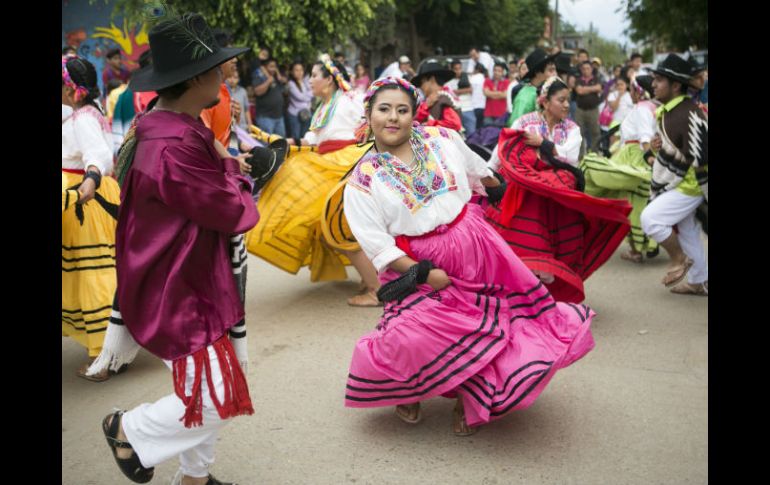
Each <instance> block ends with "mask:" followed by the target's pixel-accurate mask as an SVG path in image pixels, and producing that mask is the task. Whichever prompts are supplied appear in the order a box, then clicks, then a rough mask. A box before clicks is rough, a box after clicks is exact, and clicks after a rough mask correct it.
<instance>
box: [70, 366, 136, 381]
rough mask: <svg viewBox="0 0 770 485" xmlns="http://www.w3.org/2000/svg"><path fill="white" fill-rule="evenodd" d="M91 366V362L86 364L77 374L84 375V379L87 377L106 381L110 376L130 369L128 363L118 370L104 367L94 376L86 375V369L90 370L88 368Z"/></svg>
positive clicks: (92, 379) (90, 379) (87, 378)
mask: <svg viewBox="0 0 770 485" xmlns="http://www.w3.org/2000/svg"><path fill="white" fill-rule="evenodd" d="M90 366H91V363H88V364H85V365H84V366H83V367H81V368H80V369H78V372H77V376H78V377H82V378H83V379H86V380H88V381H91V382H104V381H106V380H109V378H110V377H112V376H114V375H118V374H122V373H124V372H126V369H128V364H123V365H121V366H120V367H119V368H118V370H116V371H114V370H109V369H104V370H103V371H101V372H99V373H98V374H94V375H92V376H89V375H86V371H88V368H89V367H90Z"/></svg>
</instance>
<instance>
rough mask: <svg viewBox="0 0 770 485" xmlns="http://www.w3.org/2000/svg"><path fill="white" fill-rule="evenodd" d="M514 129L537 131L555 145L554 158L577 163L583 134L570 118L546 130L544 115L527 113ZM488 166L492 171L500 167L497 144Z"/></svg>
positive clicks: (574, 164) (546, 124) (573, 164)
mask: <svg viewBox="0 0 770 485" xmlns="http://www.w3.org/2000/svg"><path fill="white" fill-rule="evenodd" d="M511 128H512V129H514V130H523V131H528V132H530V133H539V134H540V136H542V137H543V139H545V140H550V141H552V142H553V144H554V146H555V147H556V158H558V159H559V160H561V161H562V162H565V163H569V164H570V165H572V166H573V167H577V165H578V157H579V156H580V145H581V144H582V143H583V135H581V134H580V127H579V126H578V125H577V124H575V122H574V121H572V120H570V119H568V118H567V119H564V120H562V121H560V122H559V123H556V124H555V125H554V127H553V129H552V130H551V131H550V132H549V131H548V123H547V122H546V121H545V117H544V116H543V115H542V114H541V113H539V112H533V113H527V114H525V115H523V116H521V117H519V119H517V120H516V121H514V122H513V125H512V126H511ZM487 165H488V166H489V168H491V169H492V170H494V171H498V170H499V169H500V157H499V156H498V154H497V145H495V148H494V149H493V150H492V157H491V158H490V159H489V161H488V162H487Z"/></svg>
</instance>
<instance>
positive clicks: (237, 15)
mask: <svg viewBox="0 0 770 485" xmlns="http://www.w3.org/2000/svg"><path fill="white" fill-rule="evenodd" d="M92 1H93V0H92ZM392 1H393V0H184V1H167V2H165V3H166V4H168V5H170V6H171V7H173V8H176V9H177V10H178V11H183V12H198V13H200V14H201V15H203V16H204V17H205V18H206V21H207V22H208V23H209V25H210V26H212V27H218V28H222V29H227V30H229V31H230V32H231V33H232V34H233V39H234V41H235V44H237V45H243V46H247V47H251V48H252V49H253V50H257V49H258V48H260V47H263V46H264V47H269V48H270V49H272V51H273V56H274V57H276V58H277V59H278V60H279V61H281V62H287V61H290V60H292V59H293V58H295V57H299V58H302V59H313V58H315V56H316V55H317V53H318V52H319V51H324V52H329V51H330V50H331V49H332V48H333V47H334V45H335V44H336V43H338V42H343V41H344V40H346V39H347V38H348V37H351V36H353V37H357V36H363V35H364V34H365V33H366V32H367V25H368V22H369V20H370V19H372V18H373V15H374V14H373V12H374V9H376V8H377V7H378V6H379V5H382V4H388V3H392ZM148 3H158V2H146V1H144V0H115V2H114V4H113V16H116V15H123V16H124V17H125V18H126V19H127V20H128V21H129V23H141V22H143V21H144V17H143V11H144V8H145V5H146V4H148Z"/></svg>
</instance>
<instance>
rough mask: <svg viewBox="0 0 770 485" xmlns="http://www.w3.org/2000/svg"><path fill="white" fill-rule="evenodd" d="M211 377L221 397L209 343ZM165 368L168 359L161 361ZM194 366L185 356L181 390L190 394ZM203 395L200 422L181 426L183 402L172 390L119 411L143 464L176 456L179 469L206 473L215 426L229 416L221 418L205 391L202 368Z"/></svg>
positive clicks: (218, 373)
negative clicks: (125, 410)
mask: <svg viewBox="0 0 770 485" xmlns="http://www.w3.org/2000/svg"><path fill="white" fill-rule="evenodd" d="M207 350H208V353H209V360H210V363H211V379H212V381H213V382H214V390H215V392H216V394H217V399H218V400H219V401H220V402H222V401H223V400H224V386H223V384H222V371H221V369H220V367H219V361H218V360H217V354H216V352H215V351H214V348H213V347H212V346H211V345H209V346H208V348H207ZM164 362H165V363H166V365H167V366H169V368H170V367H171V362H170V361H165V360H164ZM194 372H195V366H194V364H193V359H192V357H187V380H186V381H185V393H186V394H187V395H190V394H191V389H192V383H193V379H194ZM201 395H202V397H203V425H202V426H194V427H192V428H185V426H184V423H183V422H182V421H180V418H181V417H182V416H183V415H184V412H185V406H184V403H182V400H181V399H179V398H178V397H177V396H176V394H170V395H168V396H166V397H163V398H161V399H160V400H158V401H156V402H154V403H153V404H147V403H145V404H141V405H139V406H138V407H136V408H134V409H132V410H131V411H127V412H126V413H125V414H124V415H123V422H122V425H123V432H124V433H126V437H127V438H128V442H129V443H131V446H132V447H133V448H134V451H135V452H136V454H137V456H139V460H140V461H141V462H142V465H144V466H145V467H147V468H149V467H153V466H155V465H158V464H160V463H162V462H164V461H166V460H168V459H169V458H172V457H174V456H177V455H178V456H179V463H180V465H181V469H182V473H184V474H185V475H187V476H190V477H196V478H198V477H207V476H208V475H209V471H208V467H209V466H210V465H211V464H212V463H214V443H215V442H216V440H217V435H218V434H219V430H220V429H222V427H224V425H225V424H227V423H228V422H229V421H230V420H229V419H227V420H222V419H221V418H220V417H219V413H218V412H217V410H216V408H215V407H214V403H213V402H212V400H211V396H210V395H209V390H208V385H207V379H206V372H205V370H204V371H203V374H202V379H201Z"/></svg>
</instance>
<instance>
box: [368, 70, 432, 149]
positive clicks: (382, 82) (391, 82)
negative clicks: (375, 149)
mask: <svg viewBox="0 0 770 485" xmlns="http://www.w3.org/2000/svg"><path fill="white" fill-rule="evenodd" d="M384 86H401V87H402V88H404V89H405V90H406V92H407V93H409V95H411V96H412V97H413V98H414V100H415V102H416V103H417V104H418V105H419V104H420V103H421V102H422V96H421V95H420V92H419V91H418V90H417V88H416V87H415V86H414V84H412V83H410V82H409V81H407V80H405V79H401V78H398V77H392V76H389V77H384V78H382V79H378V80H376V81H374V82H373V83H372V84H370V85H369V87H368V88H367V90H366V94H364V112H367V113H368V112H369V103H370V102H371V100H372V98H373V97H374V95H375V94H376V93H377V91H379V90H380V89H381V88H382V87H384ZM413 124H414V125H419V123H417V122H416V121H415V122H413ZM370 139H372V130H371V128H370V126H369V123H368V122H367V121H366V119H364V121H363V122H362V123H361V125H360V126H359V127H358V129H356V140H358V142H359V143H364V142H366V141H367V140H370Z"/></svg>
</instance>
